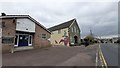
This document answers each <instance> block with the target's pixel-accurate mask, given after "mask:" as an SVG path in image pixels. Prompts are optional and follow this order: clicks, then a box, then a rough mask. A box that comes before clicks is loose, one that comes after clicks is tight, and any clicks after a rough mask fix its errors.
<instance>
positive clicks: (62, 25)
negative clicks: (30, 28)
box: [48, 19, 76, 31]
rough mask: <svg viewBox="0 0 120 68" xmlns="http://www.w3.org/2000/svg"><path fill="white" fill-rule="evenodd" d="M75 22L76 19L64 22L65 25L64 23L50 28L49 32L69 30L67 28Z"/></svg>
mask: <svg viewBox="0 0 120 68" xmlns="http://www.w3.org/2000/svg"><path fill="white" fill-rule="evenodd" d="M74 20H76V19H72V20H70V21H67V22H64V23H62V24H59V25H56V26H53V27H50V28H48V30H49V31H55V30H59V29H63V28H67V27H69V26H70V25H71V24H72V23H73V21H74Z"/></svg>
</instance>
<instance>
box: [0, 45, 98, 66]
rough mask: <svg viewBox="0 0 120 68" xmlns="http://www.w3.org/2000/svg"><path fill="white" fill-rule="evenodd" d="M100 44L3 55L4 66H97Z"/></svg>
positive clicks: (57, 47) (55, 47)
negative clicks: (97, 53)
mask: <svg viewBox="0 0 120 68" xmlns="http://www.w3.org/2000/svg"><path fill="white" fill-rule="evenodd" d="M97 48H98V44H95V45H90V46H87V47H85V46H83V45H81V46H72V47H66V46H54V47H49V48H43V49H32V50H26V51H18V52H15V53H7V54H3V55H2V63H3V64H2V65H3V66H95V65H96V52H97Z"/></svg>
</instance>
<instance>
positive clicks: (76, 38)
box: [74, 36, 78, 44]
mask: <svg viewBox="0 0 120 68" xmlns="http://www.w3.org/2000/svg"><path fill="white" fill-rule="evenodd" d="M74 40H75V44H76V43H78V37H77V36H74Z"/></svg>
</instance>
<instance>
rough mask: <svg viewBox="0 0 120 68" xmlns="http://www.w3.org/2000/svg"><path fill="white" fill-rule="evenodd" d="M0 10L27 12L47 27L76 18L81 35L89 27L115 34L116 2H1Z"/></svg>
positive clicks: (99, 31)
mask: <svg viewBox="0 0 120 68" xmlns="http://www.w3.org/2000/svg"><path fill="white" fill-rule="evenodd" d="M18 4H19V5H18ZM0 10H1V9H0ZM1 11H2V12H6V13H8V14H29V15H31V16H32V17H34V18H35V19H37V20H38V21H40V23H41V24H43V25H44V26H46V27H47V28H49V27H51V26H54V25H57V24H60V23H62V22H65V21H68V20H70V19H73V18H76V19H77V21H78V24H79V26H80V28H81V35H82V36H86V35H88V34H89V30H90V28H91V29H93V33H95V34H96V35H100V36H101V35H111V34H117V28H118V27H117V23H118V22H117V15H118V14H117V11H118V10H117V2H60V3H59V2H50V3H49V2H39V3H2V10H1ZM114 27H115V28H114ZM103 29H104V30H103ZM101 32H103V33H101Z"/></svg>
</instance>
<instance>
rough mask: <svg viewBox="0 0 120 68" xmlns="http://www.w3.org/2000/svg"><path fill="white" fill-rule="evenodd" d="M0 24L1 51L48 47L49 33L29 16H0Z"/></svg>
mask: <svg viewBox="0 0 120 68" xmlns="http://www.w3.org/2000/svg"><path fill="white" fill-rule="evenodd" d="M0 19H1V20H2V22H0V23H1V24H2V51H3V52H10V51H12V52H13V51H15V50H17V49H19V48H22V47H24V48H25V47H32V48H41V47H45V46H48V45H50V42H49V40H48V39H49V38H50V34H51V33H50V31H49V30H47V29H46V28H45V27H44V26H42V25H41V24H40V23H39V22H37V21H36V20H35V19H33V18H32V17H30V16H29V15H6V14H2V16H0Z"/></svg>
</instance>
